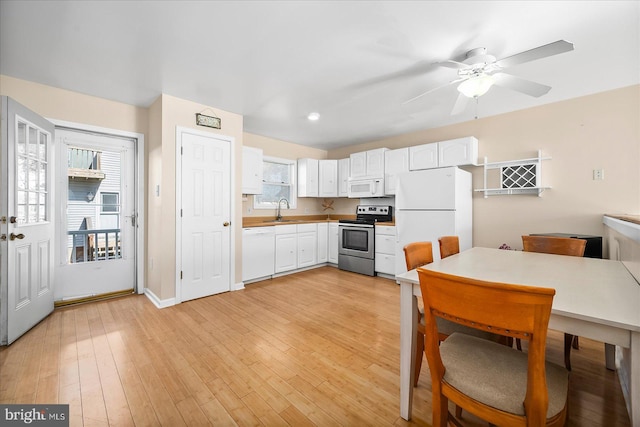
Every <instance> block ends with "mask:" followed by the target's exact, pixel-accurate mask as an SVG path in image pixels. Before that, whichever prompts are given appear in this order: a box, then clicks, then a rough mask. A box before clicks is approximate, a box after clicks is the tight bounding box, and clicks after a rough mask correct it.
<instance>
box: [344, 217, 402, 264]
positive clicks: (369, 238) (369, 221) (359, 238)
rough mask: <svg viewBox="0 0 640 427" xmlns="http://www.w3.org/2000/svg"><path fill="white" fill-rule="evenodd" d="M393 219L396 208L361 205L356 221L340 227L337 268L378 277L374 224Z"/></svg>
mask: <svg viewBox="0 0 640 427" xmlns="http://www.w3.org/2000/svg"><path fill="white" fill-rule="evenodd" d="M392 220H393V206H376V205H358V207H357V209H356V219H341V220H340V221H339V224H338V231H339V234H338V268H339V269H340V270H346V271H352V272H354V273H360V274H366V275H368V276H375V275H376V272H375V259H374V256H375V247H374V245H375V230H376V228H375V224H376V222H385V221H392Z"/></svg>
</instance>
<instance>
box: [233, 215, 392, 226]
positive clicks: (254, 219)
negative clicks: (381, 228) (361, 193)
mask: <svg viewBox="0 0 640 427" xmlns="http://www.w3.org/2000/svg"><path fill="white" fill-rule="evenodd" d="M341 219H356V216H355V215H291V216H285V217H283V218H282V221H276V220H275V218H273V217H272V216H248V217H243V218H242V228H248V227H270V226H272V225H288V224H306V223H312V222H338V221H339V220H341ZM377 224H378V225H390V226H393V225H395V222H394V221H386V222H378V223H377Z"/></svg>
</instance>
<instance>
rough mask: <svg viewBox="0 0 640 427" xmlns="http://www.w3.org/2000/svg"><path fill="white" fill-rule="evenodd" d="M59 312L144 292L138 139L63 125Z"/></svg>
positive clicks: (60, 140)
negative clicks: (72, 305) (71, 305)
mask: <svg viewBox="0 0 640 427" xmlns="http://www.w3.org/2000/svg"><path fill="white" fill-rule="evenodd" d="M56 141H57V143H58V144H57V145H58V153H59V162H58V173H57V177H58V179H57V182H58V188H59V191H58V197H57V200H58V205H59V210H58V211H59V212H60V214H61V215H60V216H61V218H60V220H59V221H58V222H57V230H56V236H57V237H58V239H57V241H58V245H57V248H56V249H57V260H58V262H57V264H56V266H57V268H56V279H57V280H56V283H57V286H56V292H55V295H56V305H65V304H67V303H69V302H78V301H86V300H92V299H100V298H104V297H108V296H113V295H119V294H126V293H132V292H136V291H141V289H139V288H141V287H142V283H143V282H138V276H139V275H138V269H139V268H138V266H139V265H141V263H139V262H138V260H139V257H138V254H139V252H140V251H139V247H140V246H141V245H142V244H143V243H142V242H143V240H140V239H139V234H140V233H139V229H140V226H141V224H140V220H139V218H141V216H140V212H139V209H138V206H139V205H140V203H139V198H138V191H137V190H138V188H139V182H138V177H139V176H140V174H139V171H138V170H137V169H138V162H137V157H138V148H139V147H138V144H139V140H138V138H137V137H136V136H132V135H128V134H123V133H121V132H120V133H118V132H115V131H109V130H104V129H102V130H99V131H98V130H95V129H93V130H92V129H86V128H78V127H68V126H61V125H58V127H57V128H56Z"/></svg>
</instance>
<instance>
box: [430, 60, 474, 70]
mask: <svg viewBox="0 0 640 427" xmlns="http://www.w3.org/2000/svg"><path fill="white" fill-rule="evenodd" d="M436 64H437V65H439V66H441V67H447V68H453V69H456V70H461V69H463V68H468V67H469V65H468V64H465V63H462V62H458V61H454V60H452V59H447V60H446V61H442V62H436Z"/></svg>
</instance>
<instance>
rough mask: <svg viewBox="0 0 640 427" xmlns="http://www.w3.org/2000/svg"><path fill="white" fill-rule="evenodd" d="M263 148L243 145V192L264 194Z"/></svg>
mask: <svg viewBox="0 0 640 427" xmlns="http://www.w3.org/2000/svg"><path fill="white" fill-rule="evenodd" d="M262 165H263V164H262V150H261V149H259V148H253V147H242V194H262Z"/></svg>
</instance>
